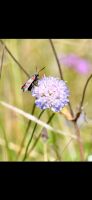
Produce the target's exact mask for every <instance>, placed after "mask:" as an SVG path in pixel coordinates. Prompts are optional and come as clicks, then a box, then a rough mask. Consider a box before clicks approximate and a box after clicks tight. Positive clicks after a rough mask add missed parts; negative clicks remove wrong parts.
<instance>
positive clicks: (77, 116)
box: [73, 74, 92, 121]
mask: <svg viewBox="0 0 92 200" xmlns="http://www.w3.org/2000/svg"><path fill="white" fill-rule="evenodd" d="M91 78H92V74H91V75H90V76H89V78H88V79H87V81H86V83H85V86H84V89H83V94H82V98H81V101H80V106H79V110H78V113H77V114H76V117H75V118H74V120H73V121H77V120H78V118H79V117H80V114H81V110H82V107H83V103H84V98H85V93H86V89H87V86H88V83H89V81H90V79H91Z"/></svg>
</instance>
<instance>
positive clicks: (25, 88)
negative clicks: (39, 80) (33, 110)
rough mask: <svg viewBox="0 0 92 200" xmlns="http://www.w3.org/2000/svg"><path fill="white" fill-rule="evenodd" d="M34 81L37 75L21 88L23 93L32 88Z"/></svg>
mask: <svg viewBox="0 0 92 200" xmlns="http://www.w3.org/2000/svg"><path fill="white" fill-rule="evenodd" d="M34 80H35V75H33V76H32V77H31V78H30V79H28V81H27V82H26V83H25V84H24V85H23V86H22V87H21V89H22V90H23V91H27V90H28V88H29V87H30V86H31V84H32V83H33V81H34Z"/></svg>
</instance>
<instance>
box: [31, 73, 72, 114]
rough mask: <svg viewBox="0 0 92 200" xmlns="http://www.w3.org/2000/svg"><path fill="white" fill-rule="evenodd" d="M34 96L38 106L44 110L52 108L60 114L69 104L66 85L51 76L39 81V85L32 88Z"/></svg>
mask: <svg viewBox="0 0 92 200" xmlns="http://www.w3.org/2000/svg"><path fill="white" fill-rule="evenodd" d="M32 96H34V97H35V98H36V100H35V103H36V106H38V107H39V108H41V109H42V110H45V109H47V108H50V109H51V110H52V111H54V112H59V111H60V110H61V109H62V108H63V107H64V106H65V105H67V103H68V102H69V99H68V97H69V90H68V88H67V85H66V83H65V82H64V81H63V80H60V79H58V78H55V77H50V76H49V77H46V76H44V77H43V78H42V79H41V80H39V81H38V85H37V86H34V87H33V88H32Z"/></svg>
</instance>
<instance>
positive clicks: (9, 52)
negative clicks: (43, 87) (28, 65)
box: [0, 39, 30, 78]
mask: <svg viewBox="0 0 92 200" xmlns="http://www.w3.org/2000/svg"><path fill="white" fill-rule="evenodd" d="M0 42H1V44H2V45H4V47H5V49H6V51H7V52H8V54H9V55H10V56H11V57H12V59H13V60H14V61H15V62H16V63H17V65H18V66H19V67H20V69H21V70H22V71H23V72H24V73H25V74H26V75H27V77H28V78H30V75H29V74H28V73H27V71H26V70H25V69H24V68H23V67H22V66H21V64H20V63H19V62H18V61H17V59H16V58H15V57H14V56H13V54H12V53H11V51H10V50H9V49H8V47H7V46H6V44H5V43H4V42H3V40H2V39H0Z"/></svg>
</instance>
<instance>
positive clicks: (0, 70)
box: [0, 45, 5, 78]
mask: <svg viewBox="0 0 92 200" xmlns="http://www.w3.org/2000/svg"><path fill="white" fill-rule="evenodd" d="M4 50H5V46H4V45H3V52H2V57H1V66H0V78H1V74H2V68H3V60H4Z"/></svg>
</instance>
